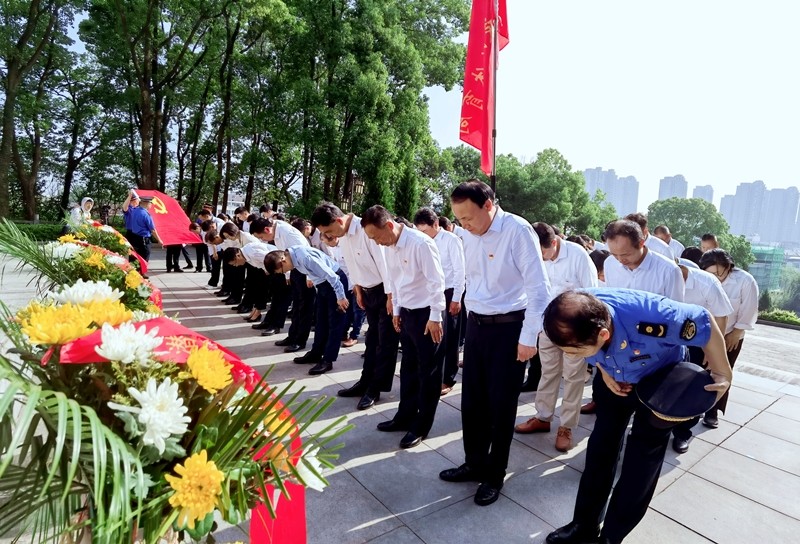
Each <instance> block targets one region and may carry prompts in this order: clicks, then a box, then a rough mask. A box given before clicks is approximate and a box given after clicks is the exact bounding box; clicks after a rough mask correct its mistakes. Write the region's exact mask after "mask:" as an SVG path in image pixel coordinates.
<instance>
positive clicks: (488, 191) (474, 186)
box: [450, 178, 494, 208]
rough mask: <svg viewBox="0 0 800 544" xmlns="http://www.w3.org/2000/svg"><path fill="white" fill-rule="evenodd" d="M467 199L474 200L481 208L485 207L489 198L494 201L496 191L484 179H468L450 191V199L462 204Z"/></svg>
mask: <svg viewBox="0 0 800 544" xmlns="http://www.w3.org/2000/svg"><path fill="white" fill-rule="evenodd" d="M465 200H470V201H472V202H474V203H475V204H476V205H477V206H478V207H479V208H483V205H484V204H486V201H487V200H491V201H492V202H494V191H492V188H491V187H489V186H488V185H486V184H485V183H484V182H482V181H478V180H477V179H474V178H473V179H468V180H467V181H465V182H464V183H461V184H459V185H458V187H456V188H455V189H453V192H452V193H450V201H451V202H454V203H456V204H460V203H461V202H464V201H465Z"/></svg>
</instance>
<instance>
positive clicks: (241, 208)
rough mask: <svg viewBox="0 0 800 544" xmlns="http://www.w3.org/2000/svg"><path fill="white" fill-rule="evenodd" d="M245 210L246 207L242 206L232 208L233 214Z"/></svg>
mask: <svg viewBox="0 0 800 544" xmlns="http://www.w3.org/2000/svg"><path fill="white" fill-rule="evenodd" d="M246 211H247V208H245V207H244V206H238V207H237V208H236V209H235V210H233V215H239V214H240V213H244V212H246Z"/></svg>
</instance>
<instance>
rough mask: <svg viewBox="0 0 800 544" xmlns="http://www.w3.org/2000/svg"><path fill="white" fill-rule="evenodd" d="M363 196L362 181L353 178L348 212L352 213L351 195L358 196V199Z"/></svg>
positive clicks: (358, 178)
mask: <svg viewBox="0 0 800 544" xmlns="http://www.w3.org/2000/svg"><path fill="white" fill-rule="evenodd" d="M363 194H364V180H362V179H361V178H360V177H355V176H354V177H353V188H352V189H351V190H350V203H349V204H350V206H349V208H350V212H352V211H353V195H358V197H359V199H360V198H361V196H362V195H363Z"/></svg>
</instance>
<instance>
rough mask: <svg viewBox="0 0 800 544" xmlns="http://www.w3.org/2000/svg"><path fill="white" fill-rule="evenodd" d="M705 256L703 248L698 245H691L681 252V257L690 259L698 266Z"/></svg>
mask: <svg viewBox="0 0 800 544" xmlns="http://www.w3.org/2000/svg"><path fill="white" fill-rule="evenodd" d="M702 256H703V250H702V249H700V248H699V247H697V246H689V247H687V248H686V249H684V250H683V253H681V259H688V260H690V261H692V262H693V263H694V264H696V265H697V266H700V257H702Z"/></svg>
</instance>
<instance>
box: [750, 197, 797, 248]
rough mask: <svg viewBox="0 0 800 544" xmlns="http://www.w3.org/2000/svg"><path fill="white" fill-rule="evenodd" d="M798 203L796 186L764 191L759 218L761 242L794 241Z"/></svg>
mask: <svg viewBox="0 0 800 544" xmlns="http://www.w3.org/2000/svg"><path fill="white" fill-rule="evenodd" d="M798 203H800V192H798V190H797V187H789V188H787V189H770V190H768V191H766V193H765V194H764V201H763V204H762V206H761V217H760V218H759V219H760V225H759V229H760V230H759V234H760V235H761V241H762V242H767V243H781V242H792V241H794V234H795V225H796V224H797V207H798Z"/></svg>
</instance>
